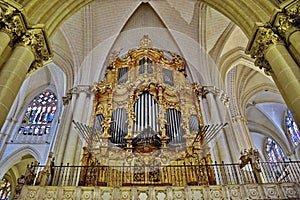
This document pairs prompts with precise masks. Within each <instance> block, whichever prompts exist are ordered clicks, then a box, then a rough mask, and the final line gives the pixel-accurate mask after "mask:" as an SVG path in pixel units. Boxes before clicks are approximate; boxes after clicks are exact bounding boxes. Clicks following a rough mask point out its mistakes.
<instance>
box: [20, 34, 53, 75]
mask: <svg viewBox="0 0 300 200" xmlns="http://www.w3.org/2000/svg"><path fill="white" fill-rule="evenodd" d="M20 44H22V45H26V46H30V47H31V49H32V51H33V53H34V55H35V62H34V63H33V64H32V65H31V67H30V68H29V69H28V75H30V74H32V73H33V72H34V71H36V70H37V69H39V68H41V67H42V66H43V62H44V61H47V60H49V59H50V57H52V55H51V50H50V49H49V48H48V46H49V45H48V42H47V41H46V37H45V33H44V31H43V30H42V28H35V29H30V30H28V31H27V32H26V33H25V34H24V35H23V36H22V41H21V42H20Z"/></svg>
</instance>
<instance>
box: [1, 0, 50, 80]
mask: <svg viewBox="0 0 300 200" xmlns="http://www.w3.org/2000/svg"><path fill="white" fill-rule="evenodd" d="M0 31H3V32H5V33H7V34H8V35H9V36H10V38H11V41H10V45H11V46H17V45H23V46H29V47H30V48H31V50H32V52H33V54H34V55H35V61H34V62H33V64H32V65H31V66H30V68H29V70H28V72H27V74H28V75H30V74H31V73H32V72H34V71H35V70H37V69H39V68H41V67H42V66H43V62H45V61H48V60H49V59H50V58H51V57H52V52H51V48H50V43H49V41H48V38H47V35H46V32H45V29H44V26H43V25H40V24H38V25H34V26H29V24H28V23H27V21H26V17H25V15H24V11H23V10H22V7H21V6H20V5H18V4H16V3H13V2H10V3H7V2H3V1H0Z"/></svg>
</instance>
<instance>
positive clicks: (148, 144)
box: [80, 36, 214, 186]
mask: <svg viewBox="0 0 300 200" xmlns="http://www.w3.org/2000/svg"><path fill="white" fill-rule="evenodd" d="M118 55H119V52H114V53H113V54H112V56H111V58H110V60H109V64H108V67H107V70H106V77H105V79H104V80H102V81H101V82H100V83H94V87H93V90H92V91H93V92H94V93H95V98H94V110H93V114H92V117H91V123H90V124H91V125H92V126H93V125H94V123H95V119H97V120H98V119H100V118H101V131H102V132H103V134H102V135H101V139H100V140H101V141H99V142H98V143H97V144H96V145H99V146H98V147H97V146H95V145H94V144H93V145H92V143H89V142H88V145H89V146H88V147H87V148H85V149H84V155H83V158H85V159H83V162H82V164H83V165H84V166H90V165H91V162H90V160H93V162H92V163H93V164H94V165H93V166H97V169H98V171H97V170H96V171H95V170H94V168H92V169H91V170H90V171H82V172H81V174H87V176H83V175H82V176H80V181H81V183H82V184H84V185H102V184H104V183H107V184H108V186H109V185H110V184H114V185H121V184H128V185H130V184H144V183H152V184H153V183H154V184H156V183H160V184H162V183H163V184H168V185H176V184H179V185H180V184H183V185H184V184H186V183H185V182H186V180H182V181H181V182H180V183H176V182H175V180H178V179H179V176H180V174H182V173H183V171H182V170H183V168H182V169H178V170H177V171H176V172H172V171H170V169H168V168H167V167H161V164H164V165H165V166H168V165H175V164H181V165H183V163H184V162H187V163H191V164H203V165H205V164H211V159H210V158H207V156H210V154H209V148H206V147H205V148H204V147H201V144H200V145H198V144H197V145H196V144H195V145H194V146H191V145H193V144H194V143H193V140H194V137H195V136H196V134H198V132H197V131H193V132H192V133H190V130H189V129H190V127H189V126H190V124H189V123H190V118H191V115H193V116H196V117H197V120H198V121H199V126H202V125H203V119H202V114H201V110H200V102H199V101H200V99H199V98H198V94H197V91H198V89H197V90H196V89H195V85H194V84H191V83H190V82H189V81H188V80H187V79H186V73H185V67H186V66H185V62H184V60H183V59H182V58H181V57H180V56H179V55H177V54H174V53H170V52H168V56H170V55H171V56H172V58H169V57H168V58H167V56H166V55H165V51H162V50H159V49H154V48H152V42H151V40H150V39H149V38H148V37H147V36H145V37H144V38H143V39H142V40H141V43H140V48H138V49H132V50H129V51H128V53H127V54H126V56H124V57H118ZM168 73H169V74H168ZM166 79H168V80H167V81H166ZM120 80H121V81H120ZM145 93H146V94H147V96H143V95H144V94H145ZM146 98H149V99H150V100H151V101H150V100H149V101H148V100H147V102H148V103H145V102H144V101H146V100H145V99H146ZM152 103H153V104H152ZM138 106H140V107H142V108H146V107H147V108H148V107H152V108H154V107H155V109H156V110H155V114H153V116H151V117H152V118H151V120H152V122H153V121H154V122H155V123H153V124H151V125H154V126H156V125H157V124H158V127H156V129H155V130H154V129H153V127H150V125H149V124H150V123H149V124H147V125H148V127H147V126H145V125H141V124H138V121H139V120H140V121H142V120H141V118H138V116H137V115H138V112H137V110H139V111H141V110H142V109H139V108H137V107H138ZM152 111H153V110H152ZM173 111H174V112H173ZM141 112H142V111H141ZM172 112H173V113H174V114H172ZM113 113H114V117H113V116H112V115H113ZM120 113H121V114H120ZM124 113H125V114H124ZM153 113H154V112H153ZM170 113H171V114H172V115H174V116H172V120H173V121H174V122H176V123H177V125H178V127H176V128H177V129H180V130H183V132H184V133H182V134H183V136H182V141H181V142H178V143H176V142H175V143H174V144H170V143H171V142H170V141H171V139H172V138H173V137H175V136H174V135H172V134H173V133H170V132H171V131H170V130H168V132H167V127H168V125H169V124H168V123H170V124H171V123H172V121H171V122H168V120H167V118H166V116H167V114H168V115H171V114H170ZM178 113H180V121H178V122H177V121H176V120H177V119H175V117H176V118H177V117H178V116H179V114H178ZM118 114H119V115H118ZM151 114H152V113H151ZM125 115H126V117H124V116H125ZM96 117H99V118H96ZM143 117H144V116H143ZM123 118H124V121H121V122H120V124H117V123H116V121H118V120H119V119H123ZM145 118H146V117H145ZM143 119H144V118H143ZM178 119H179V117H178ZM125 120H126V121H125ZM149 121H150V118H149ZM169 121H170V119H169ZM97 123H99V122H97ZM156 123H157V124H156ZM124 124H125V126H124V127H123V125H124ZM120 126H122V127H120ZM135 126H143V127H142V128H141V129H134V127H135ZM194 126H195V125H194ZM196 128H197V127H196ZM117 129H118V130H120V129H122V130H121V131H120V132H117V131H116V130H117ZM173 129H174V130H172V131H173V132H174V133H175V132H176V130H175V127H173ZM114 131H116V132H117V133H118V135H117V137H119V136H120V137H119V138H121V139H120V140H122V141H121V142H119V143H118V142H115V141H114V137H115V135H113V133H114ZM199 131H200V129H199ZM196 132H197V133H196ZM124 133H125V134H124ZM169 134H170V135H169ZM176 134H177V135H179V134H181V133H179V132H178V133H176ZM176 137H179V136H176ZM119 138H118V139H119ZM169 144H170V145H169ZM187 148H188V149H189V151H187ZM85 160H89V161H85ZM121 166H123V167H124V169H122V170H121V171H120V169H121V168H120V167H121ZM114 167H115V168H114ZM107 170H110V174H113V175H112V177H106V176H105V172H106V171H107ZM204 170H205V172H204ZM190 171H191V174H192V175H191V177H190V180H191V182H196V180H197V178H196V173H195V172H192V170H190ZM198 171H199V173H200V172H201V173H203V176H205V177H206V178H203V180H204V179H205V180H206V183H208V182H211V180H210V179H214V177H213V174H209V169H204V168H203V169H199V170H198ZM120 173H122V177H123V178H124V179H123V183H122V182H121V179H118V177H119V176H120ZM167 174H172V177H165V175H167ZM208 176H210V177H208ZM124 180H125V181H124ZM173 182H174V183H173Z"/></svg>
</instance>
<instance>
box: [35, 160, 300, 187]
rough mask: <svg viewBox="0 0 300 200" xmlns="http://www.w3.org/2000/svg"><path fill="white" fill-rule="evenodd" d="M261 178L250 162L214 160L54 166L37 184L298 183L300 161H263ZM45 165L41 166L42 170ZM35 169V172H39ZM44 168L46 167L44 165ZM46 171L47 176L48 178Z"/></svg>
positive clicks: (112, 185) (38, 178) (113, 185)
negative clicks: (124, 164) (258, 177)
mask: <svg viewBox="0 0 300 200" xmlns="http://www.w3.org/2000/svg"><path fill="white" fill-rule="evenodd" d="M259 165H260V170H259V171H260V173H259V176H260V179H257V177H255V176H257V175H255V173H254V171H253V169H252V168H251V165H250V164H248V165H246V166H244V167H243V168H240V165H239V164H224V163H214V164H212V165H188V164H183V165H172V166H69V165H61V166H52V167H51V168H49V172H48V173H41V172H43V171H44V172H45V170H42V171H40V173H37V174H39V175H37V176H36V178H35V184H36V185H38V184H40V183H41V180H42V179H43V178H44V179H45V178H47V181H46V182H45V181H44V182H45V183H46V185H52V186H78V185H79V186H109V187H116V186H118V187H119V186H149V185H153V186H188V185H229V184H251V183H278V182H299V181H300V161H290V162H277V163H267V162H261V163H259ZM43 167H44V166H38V169H43ZM38 169H36V171H38ZM44 169H45V168H44ZM45 174H46V176H47V177H45Z"/></svg>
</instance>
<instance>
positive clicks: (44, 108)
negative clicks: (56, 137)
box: [18, 90, 57, 136]
mask: <svg viewBox="0 0 300 200" xmlns="http://www.w3.org/2000/svg"><path fill="white" fill-rule="evenodd" d="M56 110H57V98H56V96H55V94H54V93H53V92H52V91H50V90H46V91H44V92H42V93H40V94H39V95H37V96H36V97H35V98H34V99H33V100H32V101H31V102H30V104H29V105H28V106H27V109H26V112H25V114H24V117H23V119H22V123H21V126H20V128H19V131H18V133H19V134H23V135H36V136H42V135H44V134H49V133H50V128H51V123H52V121H53V119H54V116H55V113H56Z"/></svg>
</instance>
